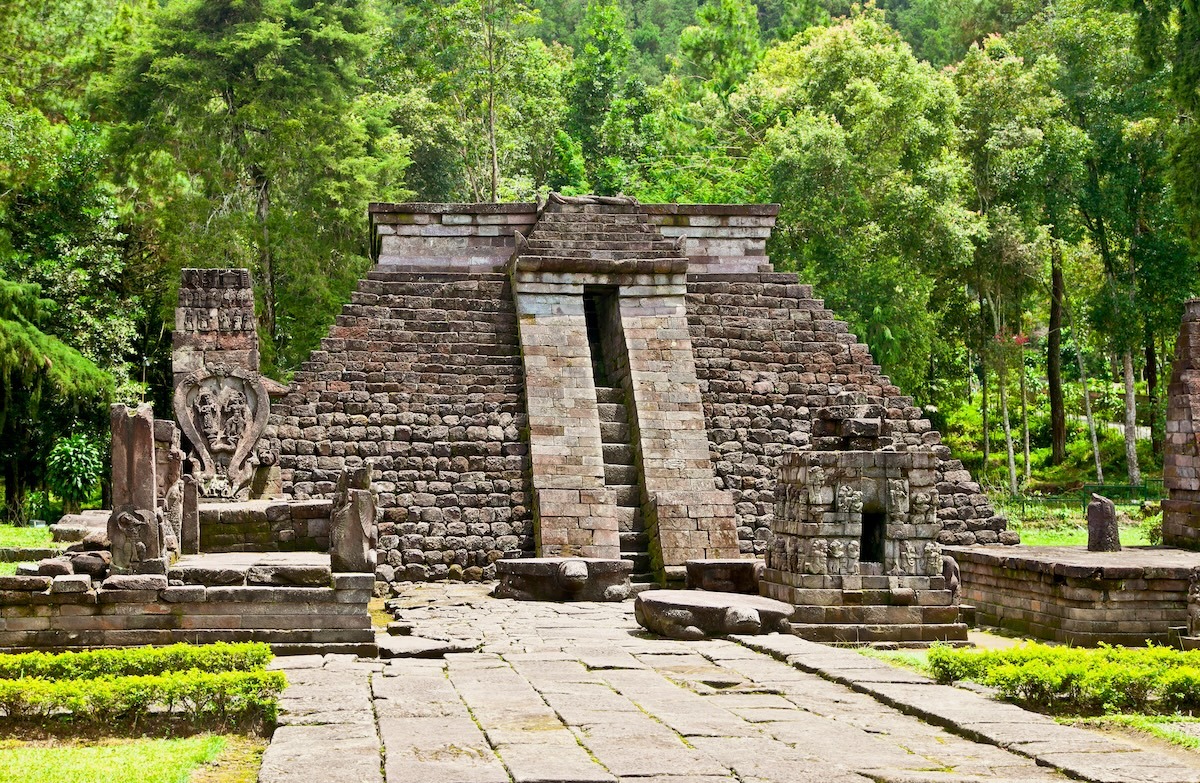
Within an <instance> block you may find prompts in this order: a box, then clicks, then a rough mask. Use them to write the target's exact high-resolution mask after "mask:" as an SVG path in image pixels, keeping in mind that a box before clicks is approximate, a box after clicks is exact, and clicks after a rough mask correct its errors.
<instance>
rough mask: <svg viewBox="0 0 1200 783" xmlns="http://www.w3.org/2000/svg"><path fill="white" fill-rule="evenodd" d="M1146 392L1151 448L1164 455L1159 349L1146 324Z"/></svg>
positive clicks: (1158, 454)
mask: <svg viewBox="0 0 1200 783" xmlns="http://www.w3.org/2000/svg"><path fill="white" fill-rule="evenodd" d="M1146 393H1147V395H1148V396H1149V397H1150V411H1149V412H1150V416H1149V418H1150V449H1151V451H1152V452H1153V453H1154V454H1155V456H1159V457H1161V456H1162V453H1163V441H1162V438H1161V437H1160V436H1159V432H1158V351H1157V350H1156V348H1155V345H1154V332H1152V331H1151V330H1150V326H1149V325H1148V324H1147V326H1146Z"/></svg>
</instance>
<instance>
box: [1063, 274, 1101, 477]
mask: <svg viewBox="0 0 1200 783" xmlns="http://www.w3.org/2000/svg"><path fill="white" fill-rule="evenodd" d="M1063 301H1064V303H1065V302H1066V294H1065V290H1064V295H1063ZM1063 312H1065V313H1066V314H1067V317H1068V318H1070V312H1069V311H1067V310H1066V308H1064V309H1063ZM1071 338H1072V339H1073V340H1074V341H1075V360H1076V361H1077V362H1078V363H1079V382H1080V383H1081V384H1083V412H1084V416H1086V417H1087V426H1088V435H1090V436H1091V439H1092V457H1093V458H1094V459H1095V460H1096V483H1098V484H1103V483H1104V466H1103V464H1102V463H1101V462H1100V440H1099V438H1098V437H1097V436H1096V418H1095V416H1093V415H1092V393H1091V390H1090V389H1089V388H1088V377H1087V369H1086V368H1085V366H1084V363H1083V342H1082V341H1081V340H1080V339H1079V330H1078V329H1076V328H1075V323H1074V321H1073V320H1072V322H1071Z"/></svg>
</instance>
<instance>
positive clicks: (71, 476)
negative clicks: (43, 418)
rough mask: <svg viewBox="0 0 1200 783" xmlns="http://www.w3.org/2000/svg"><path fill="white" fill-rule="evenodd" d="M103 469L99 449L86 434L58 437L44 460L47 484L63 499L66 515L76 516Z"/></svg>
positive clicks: (101, 455)
mask: <svg viewBox="0 0 1200 783" xmlns="http://www.w3.org/2000/svg"><path fill="white" fill-rule="evenodd" d="M103 470H104V457H103V454H101V450H100V446H99V444H97V443H96V442H95V441H94V440H92V439H91V438H89V437H88V436H87V435H83V434H75V435H71V436H69V437H66V438H59V439H58V440H57V441H56V442H55V444H54V447H53V448H52V449H50V454H49V455H48V456H47V457H46V483H48V484H49V485H50V489H52V490H54V494H56V495H58V496H59V497H60V498H62V499H63V505H64V510H66V511H67V513H78V512H79V507H80V504H82V503H83V501H85V500H87V499H88V497H89V496H90V495H91V494H92V490H93V489H95V487H96V482H98V481H99V480H100V474H101V473H102V472H103Z"/></svg>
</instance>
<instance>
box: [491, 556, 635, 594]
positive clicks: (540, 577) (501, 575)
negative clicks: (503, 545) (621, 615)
mask: <svg viewBox="0 0 1200 783" xmlns="http://www.w3.org/2000/svg"><path fill="white" fill-rule="evenodd" d="M632 570H633V564H632V563H630V562H629V561H627V560H617V559H615V558H614V559H608V558H593V557H529V558H524V559H521V560H497V561H496V577H497V578H498V579H499V580H500V584H498V585H496V590H495V596H496V597H497V598H513V599H516V600H518V601H624V600H625V599H626V598H628V597H629V594H630V592H631V591H632V587H631V586H630V584H629V574H630V572H631V571H632Z"/></svg>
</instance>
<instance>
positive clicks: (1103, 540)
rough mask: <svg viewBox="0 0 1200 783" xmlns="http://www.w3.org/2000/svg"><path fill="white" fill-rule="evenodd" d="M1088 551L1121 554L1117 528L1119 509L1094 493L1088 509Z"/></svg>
mask: <svg viewBox="0 0 1200 783" xmlns="http://www.w3.org/2000/svg"><path fill="white" fill-rule="evenodd" d="M1087 523H1088V551H1089V552H1120V551H1121V536H1120V532H1119V530H1118V528H1117V507H1116V506H1114V505H1113V502H1112V501H1111V500H1109V499H1108V498H1106V497H1101V496H1100V495H1096V494H1094V493H1093V495H1092V502H1091V503H1088V507H1087Z"/></svg>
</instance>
